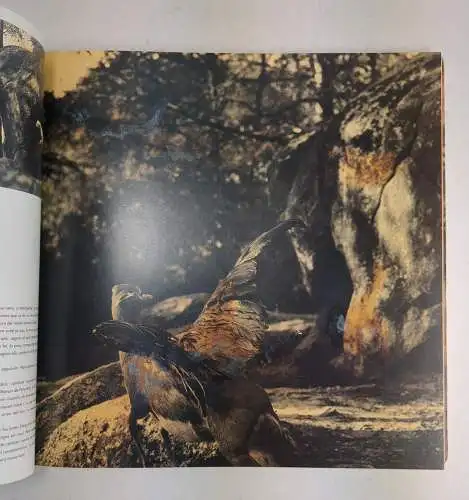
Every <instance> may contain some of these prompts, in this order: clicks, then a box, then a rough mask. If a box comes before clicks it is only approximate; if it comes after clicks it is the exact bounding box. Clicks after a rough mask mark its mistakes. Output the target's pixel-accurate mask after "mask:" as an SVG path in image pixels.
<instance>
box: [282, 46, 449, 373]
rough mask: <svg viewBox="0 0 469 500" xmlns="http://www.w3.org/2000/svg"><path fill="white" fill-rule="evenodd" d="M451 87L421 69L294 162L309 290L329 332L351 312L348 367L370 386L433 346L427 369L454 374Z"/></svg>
mask: <svg viewBox="0 0 469 500" xmlns="http://www.w3.org/2000/svg"><path fill="white" fill-rule="evenodd" d="M441 78H442V69H441V59H440V57H439V56H438V55H433V54H428V55H424V56H418V57H412V58H410V59H409V60H408V61H406V62H405V63H403V64H401V65H400V66H399V67H397V68H396V69H395V70H393V72H392V73H390V74H388V75H387V76H386V77H384V78H383V79H382V80H380V81H379V82H378V83H376V84H374V85H372V86H370V87H369V88H368V90H366V91H365V92H364V93H363V94H361V95H360V96H359V97H358V98H357V99H356V100H355V101H354V102H352V103H351V104H350V106H349V108H348V109H347V110H346V112H345V113H344V114H342V115H341V116H339V117H338V118H337V119H336V120H335V121H334V122H333V123H331V124H330V126H329V127H328V128H327V129H326V130H324V131H323V132H321V133H319V134H316V135H315V136H313V137H311V138H310V139H309V140H307V141H305V142H304V143H303V144H302V145H300V146H299V147H298V150H297V152H296V153H294V154H293V155H292V156H291V158H290V159H289V160H288V161H287V167H288V165H289V166H291V167H292V168H295V169H296V174H295V178H294V181H293V183H292V186H291V190H290V195H289V202H288V207H287V210H286V214H287V215H298V214H299V215H301V216H302V217H303V218H305V219H306V222H307V223H308V225H309V227H310V228H311V230H310V232H309V234H306V235H304V236H300V235H297V236H294V237H293V243H294V246H295V249H296V252H297V255H298V259H299V262H300V264H301V267H302V273H303V280H304V283H305V285H306V287H307V288H308V289H309V290H310V292H311V295H312V296H313V298H315V299H316V300H317V301H318V303H319V304H320V306H321V308H320V313H321V317H322V318H323V320H322V323H321V322H320V324H321V328H325V324H326V318H327V311H328V310H329V309H330V308H332V307H335V306H339V307H343V308H344V309H346V310H347V314H346V321H345V330H344V360H346V361H347V363H346V364H347V366H348V367H349V368H350V367H352V368H353V369H354V372H355V373H356V374H358V375H366V374H371V375H376V374H379V373H381V372H383V368H384V367H386V366H393V365H395V363H394V362H395V361H397V360H400V359H402V358H404V357H406V356H407V355H408V354H409V353H411V352H414V351H415V350H416V349H417V348H419V349H420V348H422V347H423V346H424V345H426V346H427V347H428V349H429V350H427V351H425V352H426V354H425V355H424V356H423V357H421V358H418V359H419V363H423V364H425V365H426V366H425V367H431V368H432V369H434V370H435V369H436V370H441V367H442V365H441V362H442V358H441V352H442V321H441V319H442V226H443V223H442V189H441V187H442V184H441V178H442V127H441V118H442V116H441V104H442V102H441V88H442V84H441ZM283 168H286V167H283ZM338 254H339V255H338ZM417 350H418V349H417ZM343 366H344V365H343ZM420 368H423V366H420Z"/></svg>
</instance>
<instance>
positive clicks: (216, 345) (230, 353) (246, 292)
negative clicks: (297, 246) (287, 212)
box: [178, 219, 304, 374]
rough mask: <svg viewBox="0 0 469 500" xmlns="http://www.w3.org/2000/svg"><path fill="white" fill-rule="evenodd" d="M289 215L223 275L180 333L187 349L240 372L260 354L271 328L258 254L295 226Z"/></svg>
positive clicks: (243, 251)
mask: <svg viewBox="0 0 469 500" xmlns="http://www.w3.org/2000/svg"><path fill="white" fill-rule="evenodd" d="M299 225H301V226H304V224H303V222H301V221H299V220H297V219H289V220H286V221H283V222H281V223H279V224H278V225H277V226H275V227H274V228H272V229H270V230H269V231H266V232H265V233H263V234H261V235H260V236H258V237H257V238H256V239H255V240H254V241H252V242H251V243H250V244H248V245H247V246H245V247H244V248H243V250H242V251H241V255H240V256H239V258H238V260H237V261H236V263H235V265H234V267H233V269H232V270H231V271H230V272H229V273H228V275H227V276H226V277H225V278H224V279H222V280H221V281H220V282H219V283H218V286H217V287H216V289H215V291H214V292H213V294H212V295H211V296H210V298H209V299H208V301H207V303H206V304H205V306H204V308H203V310H202V312H201V314H200V316H199V317H198V318H197V320H196V321H195V322H194V323H193V324H192V325H191V326H189V327H188V328H187V329H186V330H184V331H183V332H181V334H179V335H178V341H179V343H180V345H181V346H182V347H183V348H184V349H185V350H186V351H196V352H199V353H200V354H202V355H203V356H206V357H207V358H211V359H214V360H217V361H218V362H219V363H220V366H222V367H223V370H224V371H227V372H230V373H232V374H233V373H237V372H239V371H240V370H242V368H243V367H244V366H245V364H246V362H247V361H249V360H251V359H252V358H254V357H256V356H258V355H260V354H261V344H262V339H263V337H264V334H265V332H266V330H267V328H268V324H267V315H266V310H265V308H264V306H263V305H262V303H261V301H260V299H259V297H258V293H257V283H256V281H257V280H256V278H257V274H258V257H259V256H260V254H261V253H262V251H263V250H264V248H265V247H266V246H267V245H269V244H271V243H272V242H274V241H275V240H276V239H277V238H278V236H279V235H281V234H283V233H284V232H285V231H286V230H288V229H290V228H292V227H294V226H299Z"/></svg>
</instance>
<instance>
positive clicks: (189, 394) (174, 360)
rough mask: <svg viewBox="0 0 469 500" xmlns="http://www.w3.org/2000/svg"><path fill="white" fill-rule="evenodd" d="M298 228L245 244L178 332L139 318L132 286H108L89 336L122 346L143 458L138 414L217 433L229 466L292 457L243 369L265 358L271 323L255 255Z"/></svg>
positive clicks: (290, 223)
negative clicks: (108, 301) (108, 313)
mask: <svg viewBox="0 0 469 500" xmlns="http://www.w3.org/2000/svg"><path fill="white" fill-rule="evenodd" d="M295 226H303V224H302V223H301V222H300V221H298V220H287V221H283V222H281V223H279V224H278V225H277V226H275V227H274V228H272V229H271V230H269V231H267V232H265V233H263V234H262V235H260V236H259V237H258V238H256V239H255V240H254V241H253V242H251V243H250V244H249V245H247V246H246V247H245V248H244V249H243V250H242V252H241V255H240V257H239V258H238V260H237V261H236V263H235V265H234V267H233V269H232V270H231V271H230V272H229V273H228V275H227V276H226V277H225V278H224V279H222V280H221V281H220V282H219V284H218V286H217V287H216V289H215V291H214V292H213V294H212V295H211V296H210V298H209V299H208V301H207V303H206V304H205V307H204V308H203V310H202V312H201V314H200V315H199V317H198V318H197V320H196V321H195V322H194V323H193V324H191V325H189V326H188V327H186V328H184V329H183V330H182V331H179V332H178V333H177V334H171V333H169V332H168V331H166V330H164V329H162V328H159V327H158V326H156V325H150V324H140V321H139V320H140V316H141V312H142V310H143V309H144V308H145V306H146V305H148V302H149V300H151V296H149V295H146V294H142V292H141V291H140V289H139V288H138V287H135V286H131V285H116V286H114V287H113V290H112V317H113V320H111V321H105V322H103V323H101V324H99V325H98V326H97V327H96V328H95V329H94V330H93V334H94V335H95V336H97V337H99V338H100V339H101V340H102V341H104V342H106V343H108V344H110V345H112V346H114V347H115V348H117V349H118V350H119V356H120V362H121V367H122V371H123V375H124V383H125V386H126V389H127V392H128V394H129V398H130V404H131V411H130V415H129V427H130V431H131V435H132V438H133V440H134V443H135V444H136V446H137V449H138V451H139V455H140V459H141V461H142V463H143V464H144V463H145V459H144V455H143V451H142V446H141V443H140V440H139V438H138V433H137V419H139V418H143V417H144V416H146V415H147V414H148V413H149V412H151V413H153V415H155V417H156V418H159V417H163V418H167V419H171V420H180V421H184V422H190V423H191V424H192V426H193V428H194V430H195V431H196V433H197V434H198V435H199V436H200V437H203V438H204V439H207V437H209V438H212V439H216V440H217V442H218V444H219V448H220V451H221V452H222V454H223V455H224V456H225V457H226V458H227V459H228V460H229V461H230V463H232V464H236V465H274V464H282V463H284V462H285V460H288V459H287V457H292V456H293V453H294V451H293V450H294V444H293V441H292V440H291V438H290V436H289V435H288V433H287V432H286V430H285V429H284V428H283V427H282V425H281V424H280V421H279V419H278V416H277V415H276V413H275V411H274V409H273V408H272V405H271V403H270V400H269V397H268V395H267V393H266V392H265V391H264V389H263V388H262V387H260V386H259V385H257V384H255V383H253V382H251V381H249V380H247V379H246V378H245V377H244V376H243V372H244V369H245V368H246V367H247V366H249V365H250V364H252V363H255V362H256V360H257V359H260V358H262V345H263V337H264V335H265V333H266V331H267V328H268V325H267V321H266V311H265V309H264V306H263V305H262V303H261V301H260V298H259V297H258V290H257V274H258V265H259V262H258V260H259V259H258V258H259V256H260V254H261V252H262V251H263V250H264V248H265V247H266V246H267V245H269V244H272V243H273V242H274V241H275V240H276V239H277V238H278V237H279V236H280V235H282V234H284V232H285V231H286V230H288V229H291V228H293V227H295ZM161 433H162V436H163V441H164V444H165V447H166V449H171V440H170V437H169V433H168V432H167V431H166V430H165V429H163V428H162V429H161Z"/></svg>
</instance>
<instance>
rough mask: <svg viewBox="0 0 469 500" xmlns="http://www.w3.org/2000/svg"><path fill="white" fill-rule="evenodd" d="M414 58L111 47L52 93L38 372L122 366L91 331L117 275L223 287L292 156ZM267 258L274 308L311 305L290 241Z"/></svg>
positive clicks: (281, 200)
mask: <svg viewBox="0 0 469 500" xmlns="http://www.w3.org/2000/svg"><path fill="white" fill-rule="evenodd" d="M411 57H413V55H412V54H404V55H403V54H399V55H396V54H379V55H378V54H337V55H327V54H316V55H311V54H209V53H208V54H199V53H188V54H179V53H144V52H108V53H107V54H106V57H105V58H104V60H103V61H102V62H101V63H100V64H99V65H98V66H97V67H96V68H95V69H92V70H90V71H89V73H88V75H87V76H86V77H85V78H84V79H82V80H81V81H80V82H79V84H78V85H77V87H76V88H75V89H74V90H72V91H69V92H67V93H66V94H65V95H64V96H63V97H60V98H57V97H56V96H54V94H53V93H51V92H47V93H46V95H45V112H46V117H45V127H44V134H45V145H44V146H45V147H44V155H43V185H42V190H43V228H42V255H41V292H40V297H41V303H40V332H41V335H40V346H39V377H42V378H47V379H55V378H59V377H63V376H65V375H70V374H72V373H78V372H82V371H85V370H88V369H90V368H93V367H95V366H97V365H99V364H102V363H103V362H104V361H106V360H110V359H114V357H115V355H113V354H112V353H109V352H108V351H106V350H104V349H102V348H101V347H99V346H97V345H94V344H93V343H92V341H91V339H90V335H89V332H90V330H91V329H92V328H93V326H94V325H95V324H96V323H98V322H99V321H102V320H104V319H108V318H109V316H110V295H111V286H112V285H113V284H115V283H122V282H130V283H134V284H138V285H140V286H141V287H142V288H143V289H144V290H145V291H148V292H150V293H152V294H154V296H155V297H156V298H157V299H159V300H162V299H164V298H167V297H170V296H175V295H181V294H186V293H191V292H204V291H207V292H208V291H211V290H212V289H213V288H214V287H215V285H216V283H217V281H218V279H220V278H221V277H223V276H224V274H225V273H226V272H227V271H228V270H229V269H230V267H231V266H232V265H233V263H234V261H235V260H236V258H237V255H238V253H239V250H240V248H241V246H242V245H243V244H245V243H246V242H248V241H249V240H251V239H253V238H254V237H256V236H257V235H258V234H259V233H261V232H263V231H265V230H266V229H268V228H269V227H271V226H272V225H274V224H275V222H276V221H277V220H278V218H279V216H280V215H281V214H282V212H283V210H284V209H285V207H286V203H287V196H288V192H289V189H290V185H291V182H292V179H293V176H294V174H295V172H294V167H293V166H292V164H291V162H285V161H284V160H285V159H287V158H288V157H289V154H290V153H291V152H292V151H294V150H295V149H296V148H297V146H298V145H299V144H300V143H302V142H303V141H305V140H307V139H309V138H310V137H311V136H312V135H314V134H315V133H317V132H319V131H321V130H322V129H324V128H325V127H326V126H327V124H328V123H330V122H331V120H333V119H334V117H336V116H337V115H340V113H341V112H342V111H343V110H344V108H345V106H346V105H347V104H349V103H350V102H351V101H353V99H354V98H355V96H357V94H358V93H360V92H361V91H362V90H363V89H364V88H365V87H367V86H368V85H370V84H372V83H373V82H375V81H377V80H378V79H379V78H380V77H381V76H383V75H384V74H385V73H386V72H387V71H389V70H390V69H391V68H392V67H393V66H394V65H395V64H396V63H397V62H399V60H400V59H402V58H411ZM57 71H64V72H66V68H65V67H64V68H57ZM269 259H270V260H269V266H271V267H270V271H269V273H268V276H269V282H268V283H267V284H266V286H265V287H264V288H265V289H264V292H265V293H264V296H263V299H264V301H265V302H266V304H267V306H268V307H269V308H271V309H278V310H281V311H291V312H308V313H313V312H314V311H315V308H317V307H318V304H317V303H316V302H315V301H314V300H312V299H311V297H310V295H308V294H307V293H306V291H305V290H304V289H303V286H302V285H301V279H300V276H299V271H298V268H297V263H296V258H295V256H294V252H293V250H292V248H291V247H290V246H289V244H288V240H287V239H285V242H284V244H283V245H281V246H279V247H278V248H276V249H274V250H273V251H272V252H271V255H270V257H269ZM323 285H324V290H325V291H326V288H327V287H328V286H333V284H331V283H324V284H323Z"/></svg>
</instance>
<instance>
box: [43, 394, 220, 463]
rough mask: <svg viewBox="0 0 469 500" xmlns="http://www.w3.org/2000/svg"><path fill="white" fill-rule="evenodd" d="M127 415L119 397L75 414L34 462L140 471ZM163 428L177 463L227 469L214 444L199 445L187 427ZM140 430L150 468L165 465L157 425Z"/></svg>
mask: <svg viewBox="0 0 469 500" xmlns="http://www.w3.org/2000/svg"><path fill="white" fill-rule="evenodd" d="M129 410H130V408H129V400H128V397H127V396H121V397H119V398H116V399H112V400H110V401H105V402H103V403H100V404H97V405H95V406H92V407H91V408H88V409H85V410H82V411H79V412H77V413H75V414H74V415H73V416H72V417H70V418H69V419H68V420H66V421H65V422H63V423H62V424H61V425H59V426H58V427H57V428H56V429H55V430H54V431H53V433H52V434H51V436H50V438H49V440H48V441H47V443H46V445H45V447H44V450H43V451H42V453H40V454H39V455H38V456H37V462H38V463H40V464H41V465H47V466H57V467H138V466H139V463H138V458H137V454H136V453H135V451H134V449H133V446H132V440H131V436H130V432H129V425H128V415H129ZM164 425H165V428H167V429H168V431H169V432H170V433H171V436H172V437H173V440H174V442H175V443H174V444H175V454H176V457H177V460H178V463H181V464H182V465H186V466H200V465H226V462H225V461H224V459H223V458H222V457H221V455H220V454H219V453H218V449H217V446H216V444H215V443H204V442H198V441H197V438H196V436H195V433H194V432H193V430H192V428H191V427H190V426H189V425H184V424H180V423H179V424H177V423H175V422H171V423H168V422H167V421H165V422H164ZM141 429H142V443H143V446H144V451H145V456H146V457H147V460H148V465H149V466H152V467H161V466H163V467H164V466H166V465H169V463H170V462H169V457H168V456H167V453H166V452H165V451H164V449H163V446H162V438H161V433H160V426H159V423H158V422H157V420H156V419H155V418H154V417H148V418H147V419H146V420H145V421H144V422H143V425H142V426H141Z"/></svg>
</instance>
